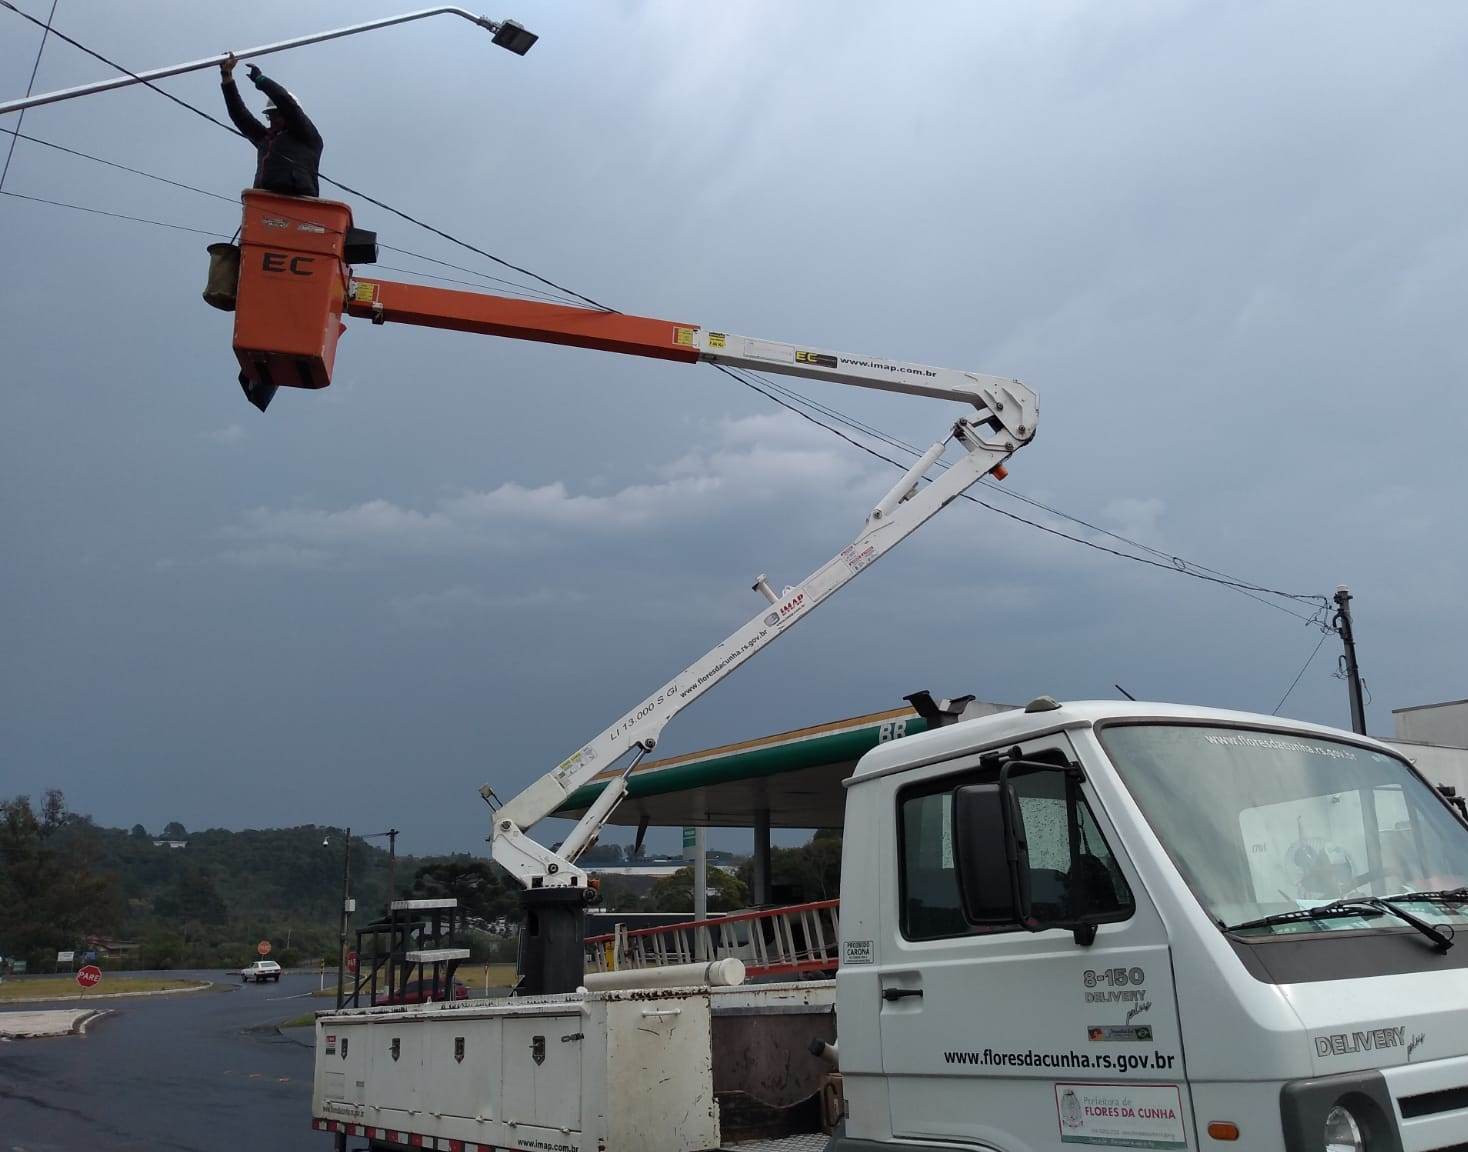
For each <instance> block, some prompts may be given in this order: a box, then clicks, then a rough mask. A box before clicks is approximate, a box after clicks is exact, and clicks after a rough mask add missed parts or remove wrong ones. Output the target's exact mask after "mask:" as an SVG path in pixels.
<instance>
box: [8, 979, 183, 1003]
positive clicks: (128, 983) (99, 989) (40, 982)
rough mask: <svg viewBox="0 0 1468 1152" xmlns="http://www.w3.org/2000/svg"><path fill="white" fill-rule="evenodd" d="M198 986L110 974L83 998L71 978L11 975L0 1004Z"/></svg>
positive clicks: (95, 996)
mask: <svg viewBox="0 0 1468 1152" xmlns="http://www.w3.org/2000/svg"><path fill="white" fill-rule="evenodd" d="M198 983H199V981H197V980H167V979H159V978H158V977H156V976H123V975H120V974H117V973H112V972H109V973H107V974H106V975H104V976H103V977H102V982H101V983H100V984H96V985H94V986H93V987H91V988H88V989H87V990H86V993H85V995H83V993H82V989H81V988H80V987H79V986H78V985H77V982H76V980H75V978H73V977H71V976H67V975H61V976H12V977H11V978H10V979H8V980H6V981H5V982H4V983H3V984H0V1004H3V1003H6V1002H8V1001H18V1000H93V999H96V998H97V997H99V996H106V995H108V994H109V993H114V994H115V993H117V992H167V991H171V990H173V989H176V988H193V987H196V986H197V985H198Z"/></svg>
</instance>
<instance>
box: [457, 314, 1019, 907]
mask: <svg viewBox="0 0 1468 1152" xmlns="http://www.w3.org/2000/svg"><path fill="white" fill-rule="evenodd" d="M693 338H694V340H695V341H696V342H697V346H698V349H699V353H700V356H699V358H700V359H702V360H705V361H708V362H710V363H715V364H724V365H727V366H730V367H738V368H749V369H758V370H760V371H765V372H778V373H782V374H785V375H790V376H803V377H807V378H812V379H817V380H830V381H834V382H836V383H840V384H853V385H856V386H858V387H864V388H877V389H881V390H883V391H891V392H907V393H912V394H915V395H920V396H934V397H938V398H940V399H948V400H961V401H964V402H965V403H968V404H971V405H973V407H974V408H975V409H977V411H978V414H977V415H976V416H975V415H970V416H965V417H963V418H961V419H960V420H958V421H957V423H955V424H954V425H953V428H952V430H951V431H950V432H949V433H948V434H947V435H946V436H945V437H944V438H943V439H942V440H939V441H937V442H936V443H935V444H933V445H932V447H930V448H929V449H928V451H927V452H925V453H924V454H923V456H922V457H921V458H920V459H919V460H918V461H917V462H916V463H915V464H913V466H912V467H911V468H910V469H908V471H907V472H906V473H905V474H904V475H903V477H902V479H900V480H899V481H898V482H897V483H896V484H895V485H893V487H892V489H891V490H890V491H889V492H888V493H887V494H886V495H885V496H884V497H882V499H881V500H879V501H878V502H877V504H876V506H875V507H874V508H873V509H872V511H871V513H870V514H869V515H868V516H867V519H866V523H865V524H864V525H863V526H862V529H861V531H860V532H859V533H857V536H856V539H855V540H854V541H852V543H851V544H850V545H848V546H847V547H846V548H844V549H842V551H841V552H840V553H839V554H838V555H837V556H835V557H833V558H832V559H831V560H829V561H827V562H826V563H825V564H823V565H822V566H821V567H819V568H817V569H816V570H815V571H814V572H813V573H811V575H810V576H808V577H807V578H806V579H805V580H804V581H803V582H802V583H800V584H799V585H797V586H795V587H794V588H786V589H785V590H784V591H783V592H782V593H780V594H778V595H777V594H776V593H775V591H774V589H773V588H771V587H770V586H769V584H767V583H766V582H765V578H764V577H763V576H761V577H760V578H759V579H758V580H757V581H756V582H755V585H754V587H755V590H756V591H758V592H760V593H761V594H762V595H763V596H764V597H765V599H766V600H767V601H768V602H769V604H768V607H767V609H766V610H764V611H761V612H760V613H759V614H757V615H756V616H755V617H754V619H752V620H750V621H749V623H747V624H745V625H744V627H742V628H740V629H739V630H738V631H737V632H735V633H734V634H733V635H732V636H730V637H729V638H728V639H726V640H725V641H724V642H723V643H722V644H719V645H718V646H717V647H716V648H714V649H713V650H712V651H710V652H708V653H706V654H705V655H704V656H702V657H700V658H699V659H698V660H696V661H694V662H693V663H692V664H690V665H689V666H688V667H687V668H685V669H684V670H683V671H682V672H680V673H679V674H678V675H677V676H676V677H674V678H673V679H672V680H670V681H669V682H668V683H667V684H666V685H665V686H663V687H662V688H660V689H659V690H658V691H656V692H654V693H653V694H652V695H651V696H649V697H648V698H647V699H646V700H644V701H643V702H642V703H641V704H639V705H637V707H635V708H633V709H632V710H631V711H630V712H628V713H627V714H626V715H624V716H623V717H622V718H621V719H619V720H618V721H617V722H616V723H615V724H613V725H611V726H610V727H609V728H607V729H606V730H605V731H603V732H602V733H601V735H599V736H597V737H596V738H595V739H594V740H592V741H591V743H589V744H587V745H585V746H584V747H582V749H581V750H580V751H579V752H575V753H573V754H572V755H570V756H568V757H567V758H566V759H564V760H562V761H561V762H560V763H559V764H558V765H556V767H555V768H554V769H553V770H552V771H550V772H548V773H546V774H545V775H544V776H542V777H541V778H540V779H539V780H537V781H535V782H534V783H533V784H531V785H530V786H529V787H528V788H526V789H525V790H524V791H523V792H521V793H520V794H519V795H518V796H516V797H515V798H514V799H513V800H510V801H509V802H507V803H506V804H504V805H503V806H502V807H501V808H500V809H499V810H498V811H497V812H496V813H495V814H494V828H493V833H492V835H491V837H490V843H491V854H492V856H493V858H494V860H495V861H496V862H497V863H499V864H500V865H501V866H502V867H504V869H505V870H506V871H508V872H509V873H510V875H512V876H514V877H515V879H517V880H518V881H519V882H520V883H521V884H523V885H525V886H526V887H527V888H530V887H542V886H544V887H578V886H584V885H585V884H586V874H585V872H583V871H582V870H581V869H580V868H578V867H576V863H575V861H576V859H577V857H578V856H579V855H580V854H581V853H582V852H583V851H585V850H586V849H587V848H589V847H590V846H591V845H592V844H593V843H595V842H596V837H597V834H598V833H599V832H600V831H601V828H602V825H603V824H604V823H605V822H606V820H607V819H608V817H610V816H611V813H612V810H613V809H614V808H616V806H617V804H618V803H619V802H620V801H621V799H622V797H623V796H625V795H626V793H627V777H628V776H629V775H630V773H631V771H632V769H633V768H634V767H635V766H636V764H637V762H638V760H640V759H641V758H642V757H643V756H644V755H646V754H647V753H648V752H650V751H652V750H653V748H655V747H656V746H657V742H658V739H659V737H660V736H661V734H662V730H663V727H664V725H666V724H667V723H668V721H669V720H671V719H672V718H673V717H674V716H675V715H677V713H678V712H679V711H681V710H682V709H683V708H684V707H686V706H687V705H689V704H691V703H693V701H694V700H696V699H698V698H699V697H700V696H702V695H703V694H704V693H705V692H707V691H708V690H709V689H710V688H712V687H713V686H714V685H715V684H717V683H719V682H720V681H721V680H723V678H724V677H725V676H727V675H728V674H729V673H730V672H732V671H734V669H735V668H738V667H739V666H740V665H741V664H743V663H744V662H745V661H746V660H748V659H749V658H750V657H751V656H754V655H755V654H756V653H757V652H761V651H763V650H764V649H765V648H767V647H768V646H769V645H770V644H771V643H772V642H774V641H775V640H776V639H777V638H778V637H780V636H782V635H784V633H786V632H788V631H789V630H790V628H791V627H792V626H793V625H794V624H795V623H796V622H797V621H799V620H801V619H803V618H804V617H805V616H807V615H809V614H810V612H811V611H813V610H814V609H815V607H816V606H817V605H818V604H821V603H824V602H825V600H826V599H827V598H828V597H830V596H831V595H832V594H834V593H835V592H836V590H837V589H839V588H841V587H842V586H844V585H845V584H846V583H847V582H848V581H849V580H851V579H852V578H853V577H854V576H856V574H857V573H858V572H861V571H862V570H863V569H865V568H867V567H869V566H870V565H871V564H873V563H874V562H875V561H877V560H878V559H880V558H881V557H882V556H884V555H886V553H888V552H889V551H891V550H892V549H893V548H895V547H896V546H897V545H898V544H899V543H901V542H902V541H903V540H905V539H906V538H907V537H908V536H909V535H910V534H911V533H912V532H914V531H915V530H916V529H917V528H918V527H919V526H920V525H922V524H924V523H925V522H926V521H927V520H928V519H929V518H930V517H932V516H933V515H934V514H935V513H936V512H937V511H938V510H939V509H940V508H942V507H943V506H944V505H945V504H947V503H948V502H949V501H950V500H953V499H955V498H956V497H958V496H959V495H960V494H962V493H963V492H965V491H966V490H967V489H968V488H970V487H971V486H972V485H974V484H976V483H977V482H978V481H979V480H980V479H982V478H983V477H984V476H986V475H988V474H989V473H990V472H993V471H994V470H995V469H996V468H998V467H999V466H1000V465H1002V464H1003V463H1004V461H1005V460H1007V459H1008V458H1009V457H1010V456H1011V455H1013V454H1014V452H1015V451H1017V450H1018V449H1019V448H1020V447H1021V446H1022V445H1024V444H1026V443H1028V442H1029V441H1030V440H1031V439H1032V438H1033V437H1034V434H1035V424H1036V421H1037V420H1038V418H1039V403H1038V400H1037V399H1036V396H1035V394H1034V393H1033V392H1032V391H1031V390H1030V389H1029V388H1027V387H1025V386H1024V385H1023V384H1021V383H1019V382H1018V381H1016V380H1006V379H1003V378H1001V377H997V376H983V375H979V374H976V373H970V372H960V371H955V370H953V369H949V368H929V367H926V366H924V365H921V364H906V363H901V362H898V361H891V360H874V359H869V358H865V357H849V356H845V355H842V354H840V353H834V352H821V351H813V350H809V349H806V348H803V347H801V346H799V345H794V344H780V343H775V342H771V341H764V340H753V339H750V338H748V337H743V336H733V335H729V334H727V333H722V332H712V331H709V330H707V329H698V330H697V331H696V332H695V333H694V334H693ZM950 443H957V444H958V445H959V447H960V448H961V449H962V450H963V456H962V458H961V459H959V460H957V461H956V462H955V463H954V464H953V465H952V466H951V467H949V468H948V469H947V470H946V471H944V472H942V473H941V474H940V475H939V476H938V477H937V478H936V479H934V480H933V481H932V482H931V483H929V484H927V485H926V486H921V485H922V479H923V476H924V475H925V474H926V473H927V471H928V470H929V469H930V468H931V467H932V466H933V465H934V464H935V463H936V462H937V461H938V459H939V457H941V456H942V455H943V452H944V450H945V449H946V448H947V447H948V445H949V444H950ZM634 749H636V756H634V757H633V758H631V759H630V761H629V762H628V764H627V765H626V767H625V768H624V769H623V770H622V772H621V773H620V774H619V775H617V776H615V777H612V778H611V779H609V780H608V781H607V785H606V787H605V788H604V789H602V792H601V794H600V795H599V796H598V797H597V798H596V800H595V801H594V802H593V803H592V805H591V807H589V808H588V809H587V810H586V812H585V814H584V815H583V816H582V817H581V820H580V821H579V822H578V823H577V825H576V827H575V828H574V829H573V830H572V832H571V834H570V835H569V836H567V837H566V839H565V840H564V841H563V842H562V843H561V845H560V850H559V851H558V852H553V851H551V850H550V849H549V848H546V847H545V846H544V845H542V844H539V843H537V842H536V841H535V840H533V839H531V838H530V837H529V836H528V835H527V834H526V830H527V829H528V828H530V827H531V825H533V824H535V823H536V822H537V821H539V820H541V819H542V818H544V817H546V816H549V815H550V814H551V813H552V812H554V811H555V810H556V809H557V808H559V807H560V806H561V804H563V803H564V802H565V800H566V798H567V797H568V796H570V795H571V793H572V792H574V791H575V790H576V789H577V788H579V787H581V786H582V785H583V784H586V783H589V782H590V781H591V780H592V779H593V778H594V777H595V776H596V775H597V774H598V773H600V772H602V771H604V770H605V769H607V768H610V767H611V766H613V765H614V764H616V762H617V761H618V760H620V759H621V758H622V757H623V756H625V755H626V754H627V753H629V752H631V751H633V750H634ZM486 791H487V790H486Z"/></svg>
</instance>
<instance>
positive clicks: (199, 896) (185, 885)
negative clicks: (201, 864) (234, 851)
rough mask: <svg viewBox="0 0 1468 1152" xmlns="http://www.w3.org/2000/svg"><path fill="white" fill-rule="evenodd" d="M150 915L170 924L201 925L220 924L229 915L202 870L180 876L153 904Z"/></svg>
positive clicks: (211, 878)
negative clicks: (152, 914)
mask: <svg viewBox="0 0 1468 1152" xmlns="http://www.w3.org/2000/svg"><path fill="white" fill-rule="evenodd" d="M153 911H154V912H155V913H156V914H157V915H159V916H165V917H167V918H168V919H170V920H185V921H188V920H196V921H199V922H201V923H205V924H218V923H221V922H222V921H223V920H225V919H226V917H227V916H228V914H229V910H228V908H226V907H225V903H224V898H223V897H221V896H220V895H219V890H218V889H217V888H216V887H215V886H214V879H213V877H211V876H210V875H209V873H207V872H205V871H204V870H203V869H202V868H190V869H188V870H186V871H185V872H183V873H182V874H181V875H180V876H179V877H178V879H176V880H175V881H174V882H173V884H172V885H171V886H170V887H169V888H168V889H166V890H165V891H164V892H162V893H161V894H159V896H158V897H157V899H155V900H154V901H153ZM191 934H192V935H197V933H191Z"/></svg>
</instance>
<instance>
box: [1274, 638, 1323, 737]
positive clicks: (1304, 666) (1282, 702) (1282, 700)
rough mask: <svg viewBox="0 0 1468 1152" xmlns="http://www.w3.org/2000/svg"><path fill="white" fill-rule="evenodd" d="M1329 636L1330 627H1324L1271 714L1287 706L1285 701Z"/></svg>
mask: <svg viewBox="0 0 1468 1152" xmlns="http://www.w3.org/2000/svg"><path fill="white" fill-rule="evenodd" d="M1329 638H1330V629H1322V630H1321V633H1320V640H1319V641H1318V642H1317V643H1316V645H1315V647H1314V649H1313V650H1312V651H1311V653H1310V655H1309V656H1308V657H1306V659H1305V663H1303V664H1301V665H1300V670H1299V671H1298V672H1296V673H1295V678H1294V679H1293V680H1291V681H1290V686H1289V687H1288V688H1286V689H1285V694H1284V695H1283V696H1281V697H1280V698H1279V703H1278V704H1276V705H1275V706H1274V711H1273V712H1271V713H1270V715H1271V716H1278V715H1279V710H1280V709H1281V708H1283V707H1284V706H1285V701H1286V700H1288V699H1289V698H1290V693H1291V692H1293V691H1294V690H1295V685H1296V684H1298V683H1299V682H1300V677H1302V676H1303V675H1305V672H1306V670H1307V669H1308V668H1309V667H1310V665H1311V664H1314V663H1315V657H1316V656H1318V655H1319V654H1320V648H1321V646H1322V645H1323V644H1324V643H1325V642H1326V640H1328V639H1329Z"/></svg>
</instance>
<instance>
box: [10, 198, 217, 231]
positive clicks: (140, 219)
mask: <svg viewBox="0 0 1468 1152" xmlns="http://www.w3.org/2000/svg"><path fill="white" fill-rule="evenodd" d="M0 196H10V197H12V198H13V199H16V200H29V201H31V202H32V203H33V204H49V205H51V207H53V208H70V209H71V210H72V211H73V212H89V213H91V214H92V215H93V216H111V217H112V218H113V219H114V220H131V221H133V223H135V224H152V225H153V226H154V227H155V228H171V229H173V231H175V232H193V233H195V234H196V235H199V236H212V237H214V238H215V239H216V240H228V239H229V237H228V236H227V235H226V234H225V233H223V232H209V231H206V230H205V229H203V228H190V227H188V226H186V225H184V224H170V223H168V222H167V221H166V220H150V219H149V218H148V217H146V216H129V215H127V214H126V213H124V212H106V211H104V210H103V209H101V208H88V207H86V206H85V205H83V204H68V203H67V202H66V201H65V200H48V199H47V198H46V197H44V196H27V195H25V194H24V193H22V192H11V191H9V190H8V189H6V190H0Z"/></svg>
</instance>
